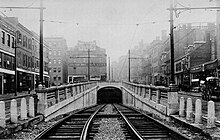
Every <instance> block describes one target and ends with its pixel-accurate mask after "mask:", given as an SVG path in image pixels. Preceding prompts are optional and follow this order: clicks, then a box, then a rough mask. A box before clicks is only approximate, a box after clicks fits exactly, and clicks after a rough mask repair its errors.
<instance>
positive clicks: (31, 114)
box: [28, 97, 35, 117]
mask: <svg viewBox="0 0 220 140" xmlns="http://www.w3.org/2000/svg"><path fill="white" fill-rule="evenodd" d="M28 113H29V116H30V117H34V116H35V111H34V98H33V97H30V98H29V110H28Z"/></svg>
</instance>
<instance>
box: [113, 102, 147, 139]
mask: <svg viewBox="0 0 220 140" xmlns="http://www.w3.org/2000/svg"><path fill="white" fill-rule="evenodd" d="M113 106H114V107H115V108H116V109H117V111H118V112H119V113H120V115H121V116H122V118H123V119H124V121H125V122H126V124H127V125H128V126H129V127H130V129H131V130H132V132H133V133H134V134H135V136H136V137H137V138H138V139H140V140H144V138H143V137H142V135H141V134H140V133H139V132H138V131H137V129H136V128H135V127H134V126H133V125H132V124H131V122H130V121H129V120H128V119H127V118H126V117H125V116H124V114H123V113H122V112H121V111H120V110H119V109H118V108H117V107H116V106H115V105H114V104H113Z"/></svg>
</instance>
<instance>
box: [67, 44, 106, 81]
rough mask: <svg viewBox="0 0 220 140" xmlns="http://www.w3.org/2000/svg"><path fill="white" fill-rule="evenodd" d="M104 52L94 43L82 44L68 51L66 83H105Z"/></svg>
mask: <svg viewBox="0 0 220 140" xmlns="http://www.w3.org/2000/svg"><path fill="white" fill-rule="evenodd" d="M106 57H107V55H106V50H105V49H103V48H100V47H98V46H97V44H96V41H91V42H83V41H78V44H77V45H76V46H75V47H74V48H73V49H71V50H69V51H68V82H69V83H71V82H80V81H87V80H91V81H93V80H94V81H100V80H101V81H106V76H107V71H106V67H107V65H106V63H107V62H106V61H107V60H106V59H107V58H106Z"/></svg>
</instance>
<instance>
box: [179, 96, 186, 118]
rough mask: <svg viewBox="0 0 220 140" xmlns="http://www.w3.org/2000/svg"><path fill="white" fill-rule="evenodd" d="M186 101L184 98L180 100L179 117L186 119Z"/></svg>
mask: <svg viewBox="0 0 220 140" xmlns="http://www.w3.org/2000/svg"><path fill="white" fill-rule="evenodd" d="M184 111H185V100H184V97H181V98H180V107H179V116H180V117H184V116H185V112H184Z"/></svg>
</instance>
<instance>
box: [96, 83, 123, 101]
mask: <svg viewBox="0 0 220 140" xmlns="http://www.w3.org/2000/svg"><path fill="white" fill-rule="evenodd" d="M103 103H122V91H121V89H119V88H117V87H113V86H107V87H103V88H100V89H99V90H98V91H97V104H103Z"/></svg>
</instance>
